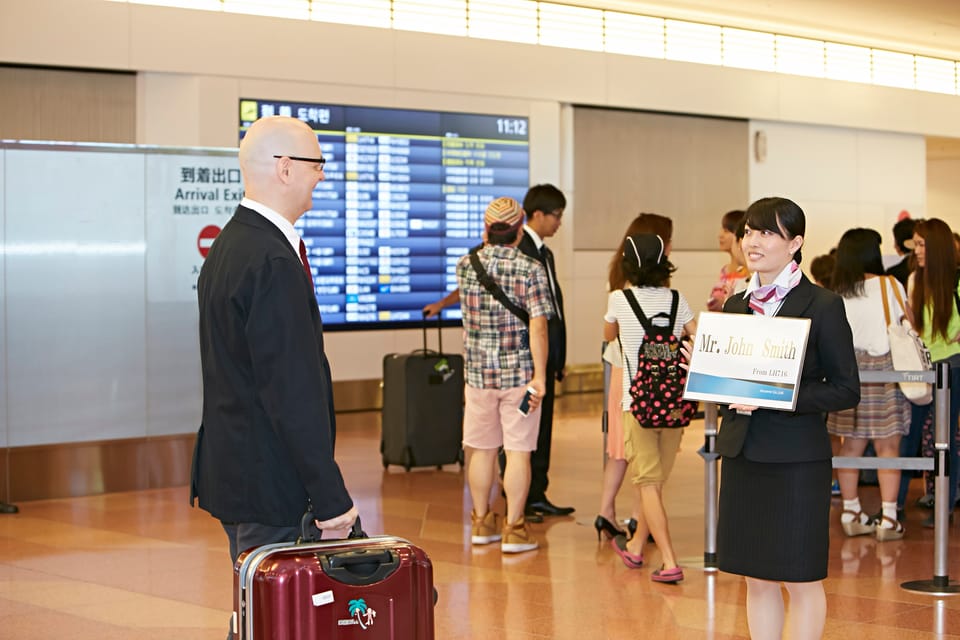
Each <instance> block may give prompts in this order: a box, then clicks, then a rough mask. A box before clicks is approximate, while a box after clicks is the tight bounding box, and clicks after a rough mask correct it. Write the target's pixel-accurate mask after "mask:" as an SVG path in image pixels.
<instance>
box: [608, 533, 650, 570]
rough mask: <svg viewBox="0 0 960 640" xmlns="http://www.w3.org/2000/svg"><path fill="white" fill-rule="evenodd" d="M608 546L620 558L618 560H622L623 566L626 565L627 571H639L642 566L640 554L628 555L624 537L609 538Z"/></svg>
mask: <svg viewBox="0 0 960 640" xmlns="http://www.w3.org/2000/svg"><path fill="white" fill-rule="evenodd" d="M610 546H611V547H613V550H614V551H616V552H617V555H618V556H620V559H621V560H623V564H625V565H627V568H628V569H639V568H640V567H642V566H643V554H642V553H630V552H629V551H627V537H626V536H623V535H619V536H614V537H612V538H610Z"/></svg>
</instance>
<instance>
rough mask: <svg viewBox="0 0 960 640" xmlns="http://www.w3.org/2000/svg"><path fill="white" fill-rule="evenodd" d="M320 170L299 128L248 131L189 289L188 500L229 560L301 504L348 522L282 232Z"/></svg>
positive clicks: (261, 123)
mask: <svg viewBox="0 0 960 640" xmlns="http://www.w3.org/2000/svg"><path fill="white" fill-rule="evenodd" d="M323 163H324V159H323V158H322V154H321V151H320V145H319V143H318V141H317V137H316V135H315V134H314V133H313V131H312V130H311V129H310V127H309V126H307V125H306V124H305V123H303V122H301V121H299V120H296V119H293V118H285V117H271V118H264V119H261V120H258V121H257V122H255V123H254V124H253V125H252V126H251V127H250V129H249V130H248V131H247V133H246V136H245V137H244V138H243V141H242V142H241V144H240V170H241V172H242V174H243V183H244V188H245V191H246V194H245V196H246V197H244V199H243V200H242V201H241V203H240V205H239V206H238V207H237V210H236V212H235V213H234V215H233V217H232V218H231V219H230V221H229V222H228V223H227V224H226V225H225V226H224V228H223V231H221V232H220V235H219V236H218V237H217V239H216V240H215V241H214V243H213V246H212V247H211V249H210V253H209V254H208V256H207V259H206V260H205V262H204V265H203V268H202V269H201V271H200V277H199V280H198V282H197V293H198V298H199V304H200V357H201V365H202V366H201V368H202V377H203V415H202V422H201V426H200V431H199V433H198V435H197V445H196V449H195V451H194V459H193V473H192V483H191V502H193V500H194V498H199V503H200V507H201V508H203V509H205V510H206V511H209V512H210V514H211V515H212V516H213V517H215V518H217V519H219V520H220V521H221V523H222V524H223V528H224V530H225V531H226V533H227V537H228V539H229V543H230V557H231V560H232V561H234V562H235V561H236V559H237V555H238V554H239V553H240V552H242V551H244V550H246V549H249V548H251V547H254V546H259V545H263V544H268V543H273V542H284V541H292V540H295V539H296V537H297V534H298V531H299V523H300V518H301V516H302V515H303V514H304V512H305V511H306V509H307V506H308V504H309V505H311V507H312V510H313V516H314V518H315V520H316V525H317V526H318V527H319V528H320V529H344V528H347V527H349V526H351V525H352V524H353V522H354V520H356V517H357V510H356V508H355V507H354V506H353V501H352V500H351V498H350V495H349V493H347V490H346V487H345V486H344V482H343V477H342V475H341V473H340V469H339V467H338V466H337V463H336V462H335V461H334V457H333V451H334V441H335V436H336V418H335V415H334V409H333V392H332V381H331V375H330V365H329V363H328V362H327V358H326V355H325V354H324V349H323V327H322V323H321V319H320V311H319V309H318V307H317V302H316V296H315V292H314V287H313V280H312V275H311V274H310V269H309V265H308V264H307V255H306V251H305V247H304V245H303V241H302V240H301V239H300V237H299V235H298V234H297V232H296V230H295V229H294V227H293V224H294V222H296V221H297V219H298V218H300V216H302V215H303V214H304V212H306V211H308V210H310V209H311V208H312V202H313V200H312V194H313V189H314V187H315V186H316V185H317V183H318V182H319V181H321V180H323V179H324V174H323ZM228 637H230V636H228Z"/></svg>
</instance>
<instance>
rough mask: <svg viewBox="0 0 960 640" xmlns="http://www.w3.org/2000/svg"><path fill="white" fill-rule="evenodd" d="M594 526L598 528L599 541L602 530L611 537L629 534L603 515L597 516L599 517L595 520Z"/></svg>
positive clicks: (598, 540)
mask: <svg viewBox="0 0 960 640" xmlns="http://www.w3.org/2000/svg"><path fill="white" fill-rule="evenodd" d="M593 528H594V529H596V530H597V542H600V532H601V531H602V532H603V533H605V534H607V536H608V537H609V538H611V539H612V538H615V537H617V536H626V535H627V534H626V533H625V532H624V531H623V530H622V529H617V527H616V525H615V524H613V523H612V522H610V521H609V520H607V519H606V518H604V517H603V516H597V519H596V520H594V521H593Z"/></svg>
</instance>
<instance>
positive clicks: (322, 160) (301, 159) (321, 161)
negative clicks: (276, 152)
mask: <svg viewBox="0 0 960 640" xmlns="http://www.w3.org/2000/svg"><path fill="white" fill-rule="evenodd" d="M273 157H274V158H290V159H291V160H296V161H298V162H310V163H312V164H315V165H319V167H320V169H323V165H325V164H327V159H326V158H304V157H302V156H273Z"/></svg>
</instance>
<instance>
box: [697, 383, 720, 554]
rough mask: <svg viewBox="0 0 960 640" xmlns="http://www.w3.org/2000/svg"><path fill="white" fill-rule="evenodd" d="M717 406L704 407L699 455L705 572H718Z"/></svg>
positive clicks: (706, 405) (707, 403)
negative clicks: (701, 478) (701, 459)
mask: <svg viewBox="0 0 960 640" xmlns="http://www.w3.org/2000/svg"><path fill="white" fill-rule="evenodd" d="M717 427H718V425H717V405H716V404H714V403H713V402H706V403H704V406H703V448H702V449H700V451H698V452H697V453H699V454H700V457H701V458H703V462H704V465H705V467H704V474H703V475H704V483H703V486H704V489H703V503H704V509H703V519H704V527H703V528H704V535H703V538H704V540H703V568H704V570H705V571H716V570H717V513H718V492H717V488H718V486H719V481H718V480H719V479H718V473H717V460H718V459H719V458H720V455H719V454H718V453H717V452H716V448H717Z"/></svg>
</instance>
